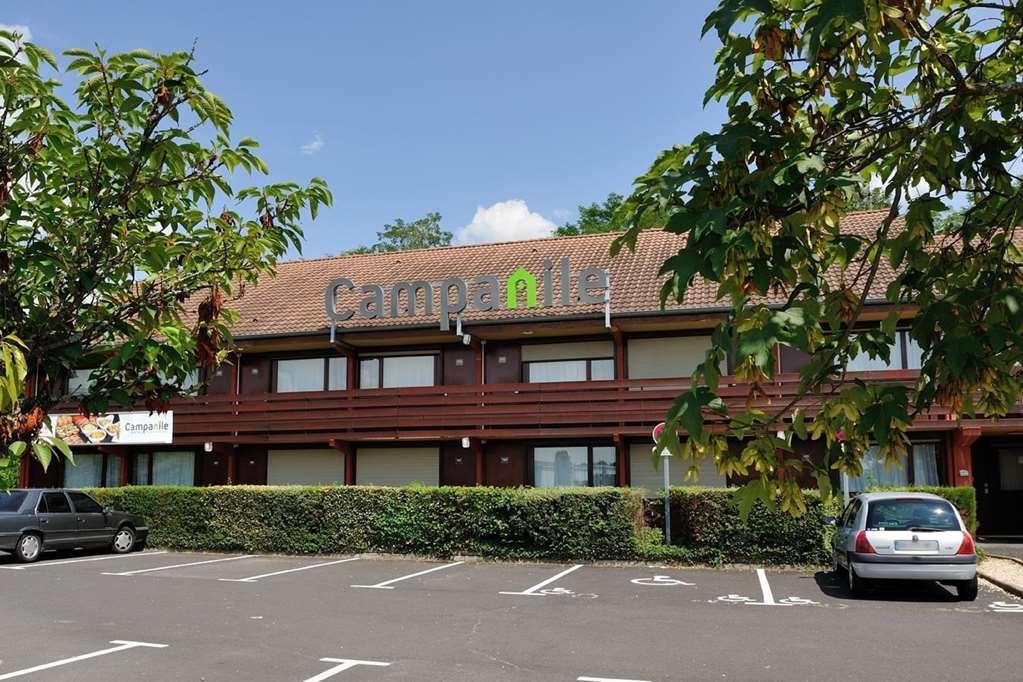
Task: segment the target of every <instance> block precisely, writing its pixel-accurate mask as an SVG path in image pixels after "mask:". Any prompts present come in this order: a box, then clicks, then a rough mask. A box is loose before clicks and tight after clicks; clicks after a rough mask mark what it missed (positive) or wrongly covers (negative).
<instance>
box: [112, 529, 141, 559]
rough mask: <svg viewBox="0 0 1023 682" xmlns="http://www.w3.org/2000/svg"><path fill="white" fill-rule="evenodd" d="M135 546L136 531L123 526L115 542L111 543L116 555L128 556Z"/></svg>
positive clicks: (115, 536)
mask: <svg viewBox="0 0 1023 682" xmlns="http://www.w3.org/2000/svg"><path fill="white" fill-rule="evenodd" d="M134 546H135V531H134V530H133V529H132V527H131V526H121V527H120V528H118V529H117V534H116V535H114V541H113V542H112V543H111V549H113V550H114V554H127V553H128V552H130V551H131V548H132V547H134Z"/></svg>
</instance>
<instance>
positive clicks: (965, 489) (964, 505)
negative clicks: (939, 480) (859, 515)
mask: <svg viewBox="0 0 1023 682" xmlns="http://www.w3.org/2000/svg"><path fill="white" fill-rule="evenodd" d="M898 490H905V491H907V492H914V493H931V494H932V495H937V496H938V497H944V498H945V499H946V500H948V501H949V502H951V503H952V504H954V505H955V507H956V509H958V510H959V514H960V515H961V516H962V517H963V521H964V522H965V523H966V527H967V529H969V531H970V534H971V535H976V534H977V490H976V488H974V487H973V486H962V487H952V486H942V485H910V486H874V487H871V488H870V491H871V492H875V491H876V492H892V491H898Z"/></svg>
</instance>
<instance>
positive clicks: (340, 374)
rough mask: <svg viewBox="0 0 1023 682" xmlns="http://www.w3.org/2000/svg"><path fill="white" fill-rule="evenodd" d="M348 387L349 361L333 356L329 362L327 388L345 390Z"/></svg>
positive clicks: (329, 389)
mask: <svg viewBox="0 0 1023 682" xmlns="http://www.w3.org/2000/svg"><path fill="white" fill-rule="evenodd" d="M346 388H348V361H347V359H346V358H331V359H330V360H329V361H328V364H327V390H328V391H343V390H345V389H346Z"/></svg>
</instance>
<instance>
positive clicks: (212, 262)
mask: <svg viewBox="0 0 1023 682" xmlns="http://www.w3.org/2000/svg"><path fill="white" fill-rule="evenodd" d="M64 54H65V55H66V56H67V57H68V58H69V60H70V61H69V63H67V65H66V73H67V75H68V77H69V78H72V79H73V80H76V81H77V85H76V87H75V90H74V95H75V96H74V101H72V102H66V101H64V100H63V99H61V97H60V96H59V95H58V89H59V87H60V84H59V83H58V81H57V80H56V78H55V77H54V73H53V72H56V70H57V69H58V66H57V61H56V59H55V58H54V57H53V55H52V54H50V53H49V52H48V51H47V50H45V49H44V48H42V47H40V46H37V45H33V44H31V43H27V42H24V41H22V39H21V36H19V35H16V34H13V33H10V32H6V31H2V32H0V76H2V77H0V377H3V378H4V387H3V389H4V390H3V391H0V455H6V461H4V462H3V468H4V469H5V470H11V469H16V467H15V466H13V465H14V464H16V460H17V459H18V458H19V457H20V456H22V454H23V453H25V452H26V450H28V451H29V452H31V453H33V454H34V456H35V457H37V458H38V459H39V460H40V461H41V462H42V464H43V466H44V467H45V466H46V465H48V464H49V462H50V459H51V457H52V456H53V454H54V450H59V451H61V452H63V454H64V455H65V456H68V457H70V451H69V450H68V448H67V446H66V445H65V444H64V443H63V442H62V441H60V440H58V439H53V438H44V437H43V436H42V435H41V426H42V425H43V422H44V421H45V420H46V415H47V414H48V412H49V410H50V408H52V407H53V406H54V405H56V404H58V403H59V402H62V401H64V400H66V399H68V398H69V396H67V395H66V394H65V393H66V391H65V387H66V380H67V377H68V374H69V372H70V371H71V370H73V369H74V368H83V367H84V368H91V369H92V371H91V388H90V389H89V390H88V392H87V394H86V395H85V396H83V397H81V398H80V403H81V408H82V409H83V410H87V411H93V412H97V411H102V410H105V409H107V408H108V407H109V406H111V405H124V406H130V405H134V404H137V403H139V402H143V403H144V404H145V405H146V406H147V407H148V409H150V410H163V409H165V408H166V406H167V402H168V400H170V399H171V398H173V397H174V396H177V395H180V394H181V393H182V390H181V389H180V388H179V387H180V386H181V385H183V383H184V382H185V381H186V379H187V378H188V376H189V374H190V373H191V372H192V371H194V370H195V369H196V368H197V367H204V368H208V367H211V366H213V365H216V364H217V363H219V362H221V361H222V360H224V358H225V356H226V354H227V352H228V350H229V348H230V331H229V325H230V323H231V321H232V320H233V319H234V316H233V315H232V312H231V310H230V307H229V302H228V299H229V297H231V296H233V295H238V294H240V293H241V291H242V289H243V287H244V285H245V283H246V282H254V281H256V279H257V277H259V276H261V275H266V274H268V273H271V272H272V271H273V267H274V265H275V263H276V261H277V259H278V258H279V257H280V256H282V255H283V254H284V253H285V251H286V250H287V249H288V247H289V245H291V246H294V247H295V248H296V249H298V248H300V244H299V240H300V238H301V235H302V230H301V228H300V221H301V220H302V218H303V216H304V215H306V214H308V215H310V216H312V217H314V218H315V216H316V213H317V210H318V208H319V207H320V206H321V205H324V204H329V203H330V202H331V195H330V192H329V191H328V189H327V187H326V185H325V183H324V182H323V181H322V180H319V179H313V180H312V181H311V182H310V183H309V184H308V185H306V186H300V185H298V184H296V183H294V182H278V183H273V184H267V185H264V186H252V187H236V186H235V184H234V182H235V180H236V178H237V177H238V176H239V174H240V173H242V172H244V173H248V174H251V173H260V174H266V173H267V167H266V165H265V164H264V162H263V161H262V160H260V158H259V157H258V156H256V154H255V153H254V151H253V150H254V149H255V147H256V146H257V143H256V142H255V140H252V139H251V138H241V139H238V140H237V141H233V140H232V139H231V137H230V127H231V123H232V116H231V112H230V110H229V109H228V107H227V106H226V105H225V104H224V103H223V102H222V101H221V100H220V99H218V98H217V97H216V96H215V95H214V94H213V93H212V92H210V91H209V90H207V89H206V87H205V86H204V85H203V82H202V76H203V73H201V72H197V71H196V67H195V55H194V51H193V52H175V53H171V54H163V55H156V54H151V53H149V52H146V51H143V50H135V51H132V52H128V53H122V54H110V55H108V54H107V53H105V52H104V51H102V50H99V49H97V50H96V51H95V52H90V51H87V50H77V49H76V50H68V51H67V52H65V53H64ZM51 69H52V70H53V72H51V71H50V70H51ZM221 203H226V204H229V207H227V208H221V209H217V208H215V206H216V205H217V204H221ZM29 387H31V392H29V390H28V389H29ZM29 393H30V394H29ZM5 480H6V479H5ZM5 480H0V485H2V484H3V483H4V482H5ZM7 482H8V483H9V481H7Z"/></svg>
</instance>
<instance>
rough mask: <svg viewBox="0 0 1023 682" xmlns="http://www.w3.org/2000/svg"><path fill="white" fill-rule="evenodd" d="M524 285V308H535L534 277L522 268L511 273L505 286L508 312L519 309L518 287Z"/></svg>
mask: <svg viewBox="0 0 1023 682" xmlns="http://www.w3.org/2000/svg"><path fill="white" fill-rule="evenodd" d="M520 284H525V285H526V307H527V308H535V307H536V277H534V276H533V273H531V272H529V271H528V270H526V269H525V268H523V267H521V266H520V267H519V269H518V270H516V271H515V272H513V273H512V274H511V275H510V276H509V277H508V282H507V284H506V285H505V286H506V287H507V294H506V299H507V301H506V304H507V308H508V309H509V310H515V309H516V308H518V307H519V285H520Z"/></svg>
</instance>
